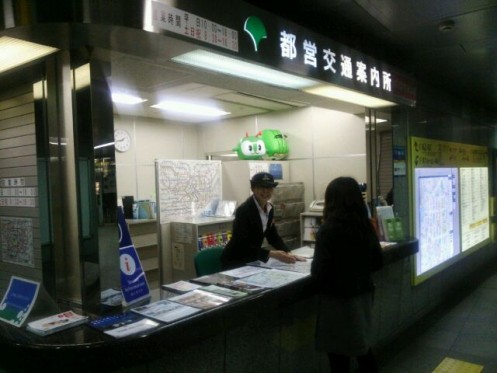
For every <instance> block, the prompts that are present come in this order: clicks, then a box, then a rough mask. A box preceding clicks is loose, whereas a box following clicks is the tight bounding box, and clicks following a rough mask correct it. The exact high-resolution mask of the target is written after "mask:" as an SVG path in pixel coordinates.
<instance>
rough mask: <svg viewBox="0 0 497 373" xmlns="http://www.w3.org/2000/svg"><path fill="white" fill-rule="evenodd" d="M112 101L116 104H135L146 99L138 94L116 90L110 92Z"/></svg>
mask: <svg viewBox="0 0 497 373" xmlns="http://www.w3.org/2000/svg"><path fill="white" fill-rule="evenodd" d="M112 101H113V102H115V103H116V104H125V105H136V104H140V103H142V102H145V101H147V100H146V99H144V98H141V97H138V96H133V95H129V94H127V93H119V92H116V93H112Z"/></svg>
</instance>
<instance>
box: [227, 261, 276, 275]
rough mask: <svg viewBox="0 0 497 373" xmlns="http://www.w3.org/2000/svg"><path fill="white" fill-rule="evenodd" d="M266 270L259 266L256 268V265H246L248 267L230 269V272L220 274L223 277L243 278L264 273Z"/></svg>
mask: <svg viewBox="0 0 497 373" xmlns="http://www.w3.org/2000/svg"><path fill="white" fill-rule="evenodd" d="M261 263H262V262H261ZM266 270H267V269H265V268H262V267H260V266H258V265H256V266H254V265H252V263H248V265H246V266H243V267H239V268H235V269H230V270H229V271H223V272H220V273H221V274H223V275H227V276H231V277H236V278H243V277H247V276H251V275H253V274H256V273H259V272H264V271H266Z"/></svg>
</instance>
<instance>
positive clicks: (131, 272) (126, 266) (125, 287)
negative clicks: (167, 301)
mask: <svg viewBox="0 0 497 373" xmlns="http://www.w3.org/2000/svg"><path fill="white" fill-rule="evenodd" d="M117 220H118V224H119V263H120V268H121V291H122V293H123V301H124V305H130V304H132V303H136V302H139V301H141V300H144V299H146V298H150V290H149V288H148V283H147V277H146V276H145V272H144V271H143V268H142V265H141V262H140V258H139V257H138V253H137V252H136V248H135V246H134V245H133V242H132V241H131V236H130V234H129V229H128V225H127V224H126V219H125V218H124V213H123V208H122V207H121V206H119V207H118V208H117Z"/></svg>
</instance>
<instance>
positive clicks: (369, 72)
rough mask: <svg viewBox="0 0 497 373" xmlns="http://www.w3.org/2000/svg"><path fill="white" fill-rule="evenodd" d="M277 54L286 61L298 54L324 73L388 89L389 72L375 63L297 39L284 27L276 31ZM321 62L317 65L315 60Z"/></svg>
mask: <svg viewBox="0 0 497 373" xmlns="http://www.w3.org/2000/svg"><path fill="white" fill-rule="evenodd" d="M280 50H281V57H282V58H288V59H290V60H294V59H298V57H299V55H302V56H303V58H302V59H301V61H302V63H303V64H304V65H306V66H310V67H312V68H314V69H319V68H320V69H321V70H322V71H323V72H324V73H326V74H327V75H328V76H331V75H335V74H339V75H340V76H341V77H343V78H345V79H350V80H356V81H357V82H359V83H362V84H365V85H367V84H369V85H370V86H371V87H375V88H380V89H382V90H385V91H388V92H391V91H392V74H391V73H390V72H388V71H385V70H380V69H379V68H378V67H377V66H376V65H374V64H373V65H368V63H367V62H366V61H365V60H363V59H360V58H357V57H356V58H355V59H354V58H353V56H352V55H350V54H345V53H340V52H337V51H336V50H334V49H332V48H330V47H326V46H325V47H321V48H319V47H318V46H317V44H316V42H315V41H313V40H308V39H304V40H303V41H302V42H300V41H299V40H298V38H297V35H295V34H292V33H289V32H287V31H285V30H283V31H281V32H280ZM319 60H322V61H323V62H322V64H320V65H318V61H319Z"/></svg>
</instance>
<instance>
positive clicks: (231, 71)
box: [171, 49, 319, 89]
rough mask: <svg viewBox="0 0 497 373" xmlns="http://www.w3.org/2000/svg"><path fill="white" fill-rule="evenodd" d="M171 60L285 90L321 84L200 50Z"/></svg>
mask: <svg viewBox="0 0 497 373" xmlns="http://www.w3.org/2000/svg"><path fill="white" fill-rule="evenodd" d="M171 60H172V61H174V62H177V63H181V64H185V65H189V66H194V67H198V68H202V69H206V70H210V71H215V72H218V73H222V74H228V75H232V76H236V77H240V78H244V79H250V80H255V81H258V82H261V83H266V84H271V85H275V86H278V87H284V88H293V89H303V88H308V87H312V86H315V85H316V84H319V83H318V82H316V81H314V80H311V79H307V78H302V77H300V76H297V75H293V74H288V73H284V72H281V71H278V70H273V69H269V68H267V67H263V66H259V65H254V64H253V63H249V62H244V61H241V60H237V59H235V58H230V57H226V56H223V55H220V54H217V53H212V52H207V51H204V50H200V49H198V50H195V51H192V52H188V53H185V54H181V55H179V56H177V57H173V58H172V59H171Z"/></svg>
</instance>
